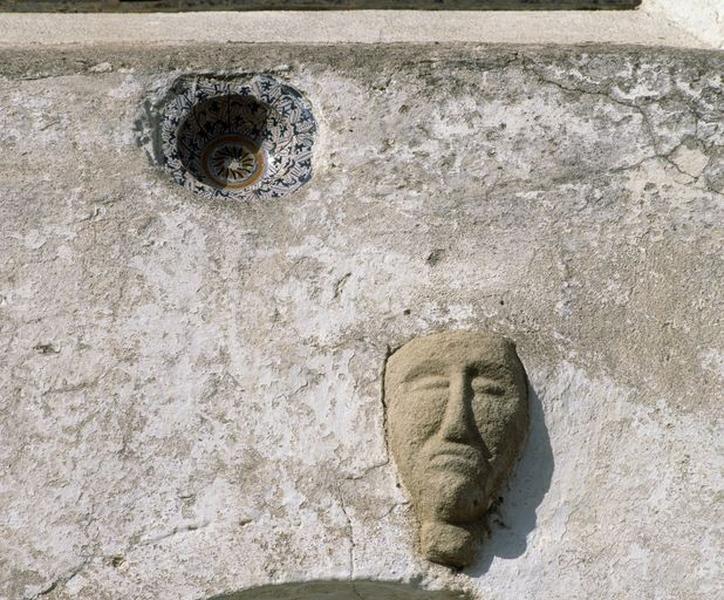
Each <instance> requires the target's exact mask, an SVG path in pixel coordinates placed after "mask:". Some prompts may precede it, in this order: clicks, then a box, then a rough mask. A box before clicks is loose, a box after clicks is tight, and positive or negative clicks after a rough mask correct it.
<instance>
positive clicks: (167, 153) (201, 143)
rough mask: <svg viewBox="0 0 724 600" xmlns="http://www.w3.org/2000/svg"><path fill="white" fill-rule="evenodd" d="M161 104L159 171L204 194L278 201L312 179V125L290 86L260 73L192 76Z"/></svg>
mask: <svg viewBox="0 0 724 600" xmlns="http://www.w3.org/2000/svg"><path fill="white" fill-rule="evenodd" d="M182 87H183V89H182V90H181V91H179V93H177V94H175V95H174V96H173V97H172V98H171V100H170V101H169V102H168V103H167V104H166V107H165V110H164V113H163V118H162V122H161V145H162V151H163V157H164V163H165V167H166V169H167V170H168V171H169V172H170V174H171V175H172V177H173V178H174V179H175V180H176V181H177V182H178V183H180V184H181V185H183V186H184V187H186V188H188V189H190V190H192V191H193V192H195V193H197V194H201V195H202V196H205V197H208V198H238V199H265V198H278V197H280V196H284V195H286V194H289V193H290V192H293V191H294V190H296V189H298V188H300V187H301V186H302V185H304V184H305V183H306V182H307V181H309V180H310V179H311V177H312V146H313V145H314V138H315V134H316V131H317V124H316V121H315V119H314V116H313V114H312V111H311V108H310V106H309V104H308V103H307V102H306V101H305V100H304V98H303V97H302V95H301V94H300V93H299V92H298V91H297V90H295V89H294V88H292V87H291V86H289V85H287V84H285V83H282V82H280V81H278V80H276V79H274V78H273V77H270V76H267V75H260V76H257V77H254V78H253V79H252V80H250V81H249V80H247V81H244V82H239V81H234V80H233V79H231V80H230V79H223V80H215V79H211V78H209V79H200V78H194V79H193V80H191V81H186V82H184V84H183V86H182Z"/></svg>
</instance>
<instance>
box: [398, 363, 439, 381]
mask: <svg viewBox="0 0 724 600" xmlns="http://www.w3.org/2000/svg"><path fill="white" fill-rule="evenodd" d="M445 376H446V373H445V367H444V366H443V365H442V364H440V363H438V362H436V361H424V362H421V363H418V364H416V365H415V366H414V367H412V368H411V369H410V370H409V371H408V372H407V373H405V375H404V376H403V377H402V383H409V382H410V381H412V380H414V379H419V378H420V377H445Z"/></svg>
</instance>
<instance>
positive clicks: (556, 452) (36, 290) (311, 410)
mask: <svg viewBox="0 0 724 600" xmlns="http://www.w3.org/2000/svg"><path fill="white" fill-rule="evenodd" d="M723 66H724V65H723V61H722V56H721V54H715V53H706V52H681V51H679V52H672V51H664V50H641V49H637V50H636V49H630V50H627V49H612V48H610V49H595V48H588V49H574V48H572V49H559V50H552V49H526V50H516V49H514V48H504V47H485V46H475V47H474V46H457V47H446V46H440V45H435V46H420V47H415V46H408V47H394V46H391V47H360V46H349V47H343V46H342V47H339V46H338V47H335V48H330V47H289V46H287V47H282V46H279V47H272V46H253V45H226V46H218V47H191V48H179V47H176V48H166V47H158V48H146V49H137V48H136V49H132V48H107V49H94V50H92V51H91V50H88V51H82V50H72V49H68V50H64V51H61V50H55V51H53V52H50V51H40V50H38V51H35V52H30V51H28V52H20V51H15V52H14V51H9V50H5V51H2V56H0V72H1V73H2V74H3V81H2V86H0V125H1V126H0V144H1V145H2V148H3V152H2V153H0V172H2V173H3V177H2V180H1V181H0V233H1V235H0V254H1V255H2V257H3V260H2V261H1V262H0V286H1V287H0V347H2V351H3V361H2V368H0V398H1V400H2V403H1V404H0V407H1V410H2V419H1V420H0V427H1V430H0V464H1V465H2V473H1V475H0V506H1V507H2V511H1V512H0V540H1V541H0V598H3V599H13V600H14V599H18V598H23V599H29V598H43V599H47V600H51V599H52V600H59V599H66V598H80V599H88V600H90V599H91V598H92V599H93V600H105V599H113V600H119V599H129V600H130V599H134V600H137V599H151V598H179V599H183V600H187V599H188V600H192V599H207V598H210V597H213V596H215V595H220V594H226V593H231V592H235V591H238V590H242V589H246V588H249V587H253V586H257V585H267V584H271V583H285V582H293V581H305V580H329V579H341V580H345V579H352V580H365V581H367V580H370V581H371V580H382V581H400V582H404V583H406V584H408V585H409V586H412V587H419V588H429V589H439V588H450V589H459V590H467V592H468V593H469V594H471V595H478V594H480V595H481V597H484V598H486V599H491V600H492V599H496V600H503V599H506V600H508V599H519V598H530V599H552V598H567V599H588V598H621V599H623V598H626V599H628V598H641V599H652V600H653V599H660V598H676V599H688V598H691V599H693V598H715V597H716V596H717V595H718V594H721V592H722V590H721V583H720V582H721V577H720V571H719V569H720V560H719V558H718V556H721V541H720V540H721V525H720V524H721V523H722V522H724V519H723V518H722V517H723V516H724V515H722V510H721V504H720V503H719V504H717V501H716V499H717V493H720V490H721V477H720V472H721V461H720V460H719V459H718V458H717V450H718V449H719V447H720V443H721V423H720V420H719V416H720V398H719V390H720V387H721V378H722V354H721V341H722V340H721V333H720V331H721V329H720V326H719V319H720V314H721V308H722V307H721V303H720V301H719V298H718V291H717V282H718V281H720V280H721V277H722V264H721V260H720V253H721V241H722V240H721V230H720V224H721V221H722V205H721V191H722V186H723V185H724V174H722V170H721V164H722V156H721V142H722V131H721V122H722V121H721V112H720V110H721V80H720V77H721V73H722V72H724V69H723V68H722V67H723ZM220 69H228V70H231V71H263V72H273V73H276V74H277V75H278V76H280V77H282V78H286V79H288V80H289V81H290V82H291V83H292V84H293V85H295V86H296V87H298V88H300V89H301V90H303V91H304V92H305V93H306V94H307V96H308V98H309V100H310V101H311V103H312V105H313V107H314V110H315V114H316V116H317V118H318V121H319V125H320V130H319V138H318V139H319V141H318V143H317V145H316V146H315V148H316V156H315V169H316V172H315V175H314V178H313V180H312V182H311V183H309V184H308V185H307V186H306V187H304V188H302V189H301V190H300V191H299V192H298V193H296V194H294V195H292V196H288V197H286V198H283V199H281V200H277V201H269V202H264V203H234V202H216V203H211V202H206V201H199V200H197V199H196V198H194V197H193V196H191V195H189V194H188V193H187V192H186V191H184V190H183V189H181V188H180V187H178V186H177V185H175V184H174V183H172V182H171V181H170V180H169V179H168V178H167V177H166V175H165V174H164V173H162V172H161V171H160V170H158V169H157V168H156V167H154V166H153V165H152V164H151V163H150V161H149V159H148V157H147V155H146V154H145V152H144V149H143V148H141V147H139V146H138V145H137V141H136V140H137V137H138V135H139V132H138V131H137V130H138V128H139V127H141V126H142V125H141V124H140V122H139V120H138V119H139V116H140V115H141V105H142V104H143V102H144V99H146V98H148V97H152V96H154V95H155V94H159V93H162V92H163V90H164V88H165V86H167V85H168V84H169V83H170V82H171V81H172V80H173V78H174V77H175V76H176V75H178V74H179V73H180V72H182V71H183V72H186V71H209V70H220ZM457 328H461V329H486V330H491V331H496V332H499V333H502V334H505V335H508V336H510V337H511V338H513V339H515V340H516V342H517V344H518V353H519V355H520V357H521V359H522V361H523V363H524V365H525V367H526V370H527V372H528V375H529V377H530V384H531V388H532V393H531V397H530V402H531V418H532V428H531V435H530V439H529V442H528V446H527V448H526V450H525V451H524V456H523V459H522V461H521V463H520V464H519V466H518V469H517V471H516V475H515V477H514V479H513V480H512V482H511V484H510V487H509V489H508V490H506V492H505V493H504V494H503V497H502V502H501V504H500V506H499V509H498V514H497V515H495V516H494V517H493V518H491V520H490V530H491V531H490V539H488V540H487V541H486V542H485V543H484V545H483V547H482V549H481V552H480V557H479V560H478V562H477V564H475V565H474V566H473V567H471V568H469V569H467V570H466V571H464V572H463V573H453V572H451V571H449V570H447V569H445V568H443V567H437V566H433V565H429V564H427V563H425V562H424V561H422V560H420V559H419V557H418V555H417V553H416V550H415V548H414V540H415V527H414V522H413V518H414V517H413V514H412V511H411V509H410V507H409V504H408V499H407V497H406V495H405V492H404V490H403V489H401V488H400V487H399V485H398V481H397V472H396V469H395V467H394V465H393V464H391V463H390V462H389V460H388V454H387V450H386V445H385V440H384V434H383V406H382V403H381V395H380V392H381V376H382V367H383V363H384V360H385V357H386V355H387V353H388V351H389V349H390V348H391V347H396V346H398V345H400V344H402V343H404V342H405V341H407V340H408V339H410V338H411V337H413V336H415V335H419V334H421V333H425V332H430V331H435V330H439V329H457ZM361 585H362V587H363V588H365V589H368V588H366V586H367V585H372V584H367V583H362V584H361ZM369 589H373V588H369ZM242 597H245V596H242ZM403 597H404V596H403Z"/></svg>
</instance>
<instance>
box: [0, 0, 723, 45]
mask: <svg viewBox="0 0 724 600" xmlns="http://www.w3.org/2000/svg"><path fill="white" fill-rule="evenodd" d="M716 40H717V38H716V36H709V37H708V38H706V39H700V38H699V37H697V36H696V35H694V34H693V33H691V32H690V31H689V30H687V29H685V28H683V27H680V26H679V25H677V24H675V23H674V22H673V21H672V20H670V19H669V18H667V17H665V16H664V15H663V14H662V13H657V12H652V11H649V10H646V9H645V8H644V9H642V10H636V11H563V12H556V11H517V12H516V11H489V12H487V11H442V12H430V11H404V10H400V11H396V10H369V11H321V12H320V11H316V12H315V11H296V12H295V11H276V12H275V11H267V12H263V11H262V12H235V13H234V12H198V13H156V14H118V13H115V14H42V13H4V14H3V13H0V46H3V47H16V48H19V47H37V46H57V45H62V44H83V45H101V44H120V43H132V44H143V43H147V44H149V45H151V44H152V45H159V44H188V43H209V42H216V43H218V42H222V43H223V42H240V43H288V44H294V43H311V44H328V43H345V42H350V43H367V44H374V43H395V42H401V43H423V42H476V43H497V44H636V45H644V46H669V47H679V48H716V47H720V46H721V42H720V41H719V42H717V41H716Z"/></svg>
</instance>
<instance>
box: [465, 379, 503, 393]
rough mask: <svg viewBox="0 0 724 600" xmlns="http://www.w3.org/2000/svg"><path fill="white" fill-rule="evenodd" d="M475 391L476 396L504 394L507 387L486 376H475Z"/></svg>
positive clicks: (473, 385)
mask: <svg viewBox="0 0 724 600" xmlns="http://www.w3.org/2000/svg"><path fill="white" fill-rule="evenodd" d="M472 388H473V392H474V393H475V395H476V396H478V395H486V396H504V395H505V394H506V389H505V387H504V386H503V385H501V384H500V383H498V382H497V381H492V380H490V379H486V378H485V377H475V378H474V379H473V381H472Z"/></svg>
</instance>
